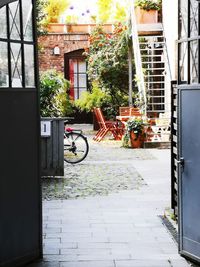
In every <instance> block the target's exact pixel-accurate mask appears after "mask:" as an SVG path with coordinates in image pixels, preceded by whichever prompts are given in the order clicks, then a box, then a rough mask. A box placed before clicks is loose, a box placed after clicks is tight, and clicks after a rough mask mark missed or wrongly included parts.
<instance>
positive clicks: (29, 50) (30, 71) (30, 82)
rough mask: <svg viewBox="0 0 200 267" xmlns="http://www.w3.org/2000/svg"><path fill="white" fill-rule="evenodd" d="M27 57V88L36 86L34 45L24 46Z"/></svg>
mask: <svg viewBox="0 0 200 267" xmlns="http://www.w3.org/2000/svg"><path fill="white" fill-rule="evenodd" d="M24 56H25V85H26V87H34V86H35V71H34V50H33V46H32V45H24Z"/></svg>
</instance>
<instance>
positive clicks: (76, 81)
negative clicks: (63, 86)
mask: <svg viewBox="0 0 200 267" xmlns="http://www.w3.org/2000/svg"><path fill="white" fill-rule="evenodd" d="M82 53H83V50H77V51H73V52H70V53H68V54H66V55H65V66H66V70H65V77H66V79H68V80H69V81H70V92H69V94H70V98H71V99H72V100H76V99H79V98H80V96H81V94H82V93H83V92H85V91H87V64H86V62H85V58H84V57H83V56H82Z"/></svg>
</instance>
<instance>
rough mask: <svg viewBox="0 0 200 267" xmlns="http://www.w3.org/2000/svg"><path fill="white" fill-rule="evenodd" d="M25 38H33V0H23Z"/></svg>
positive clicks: (27, 39)
mask: <svg viewBox="0 0 200 267" xmlns="http://www.w3.org/2000/svg"><path fill="white" fill-rule="evenodd" d="M22 12H23V31H24V40H26V41H32V40H33V25H32V0H23V1H22Z"/></svg>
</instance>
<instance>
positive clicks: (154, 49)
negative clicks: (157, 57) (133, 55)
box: [140, 48, 163, 51]
mask: <svg viewBox="0 0 200 267" xmlns="http://www.w3.org/2000/svg"><path fill="white" fill-rule="evenodd" d="M149 50H151V51H163V48H141V49H140V51H149Z"/></svg>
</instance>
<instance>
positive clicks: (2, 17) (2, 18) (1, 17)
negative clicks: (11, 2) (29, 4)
mask: <svg viewBox="0 0 200 267" xmlns="http://www.w3.org/2000/svg"><path fill="white" fill-rule="evenodd" d="M0 29H1V30H0V38H7V21H6V7H2V8H0Z"/></svg>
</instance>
